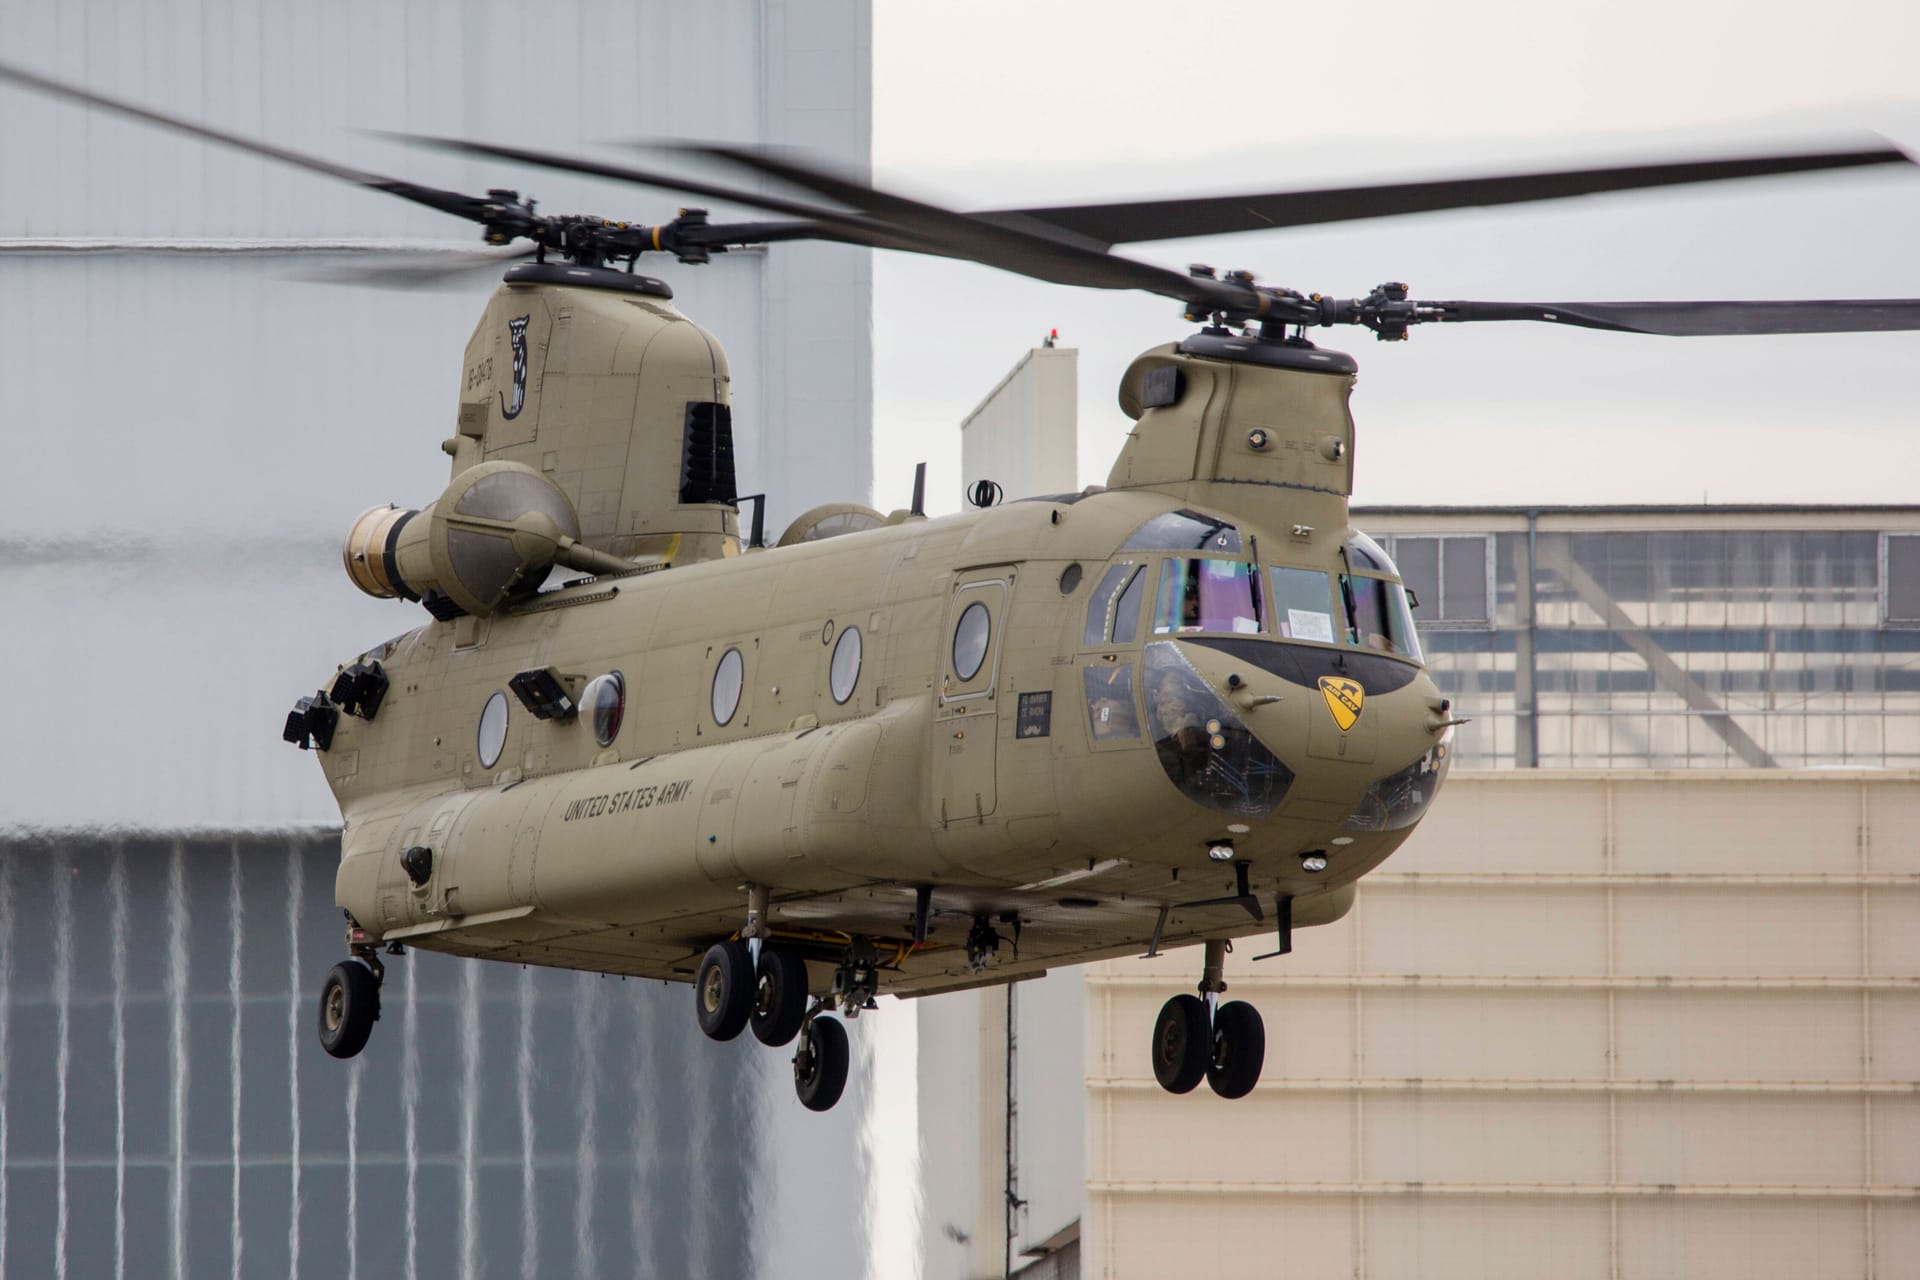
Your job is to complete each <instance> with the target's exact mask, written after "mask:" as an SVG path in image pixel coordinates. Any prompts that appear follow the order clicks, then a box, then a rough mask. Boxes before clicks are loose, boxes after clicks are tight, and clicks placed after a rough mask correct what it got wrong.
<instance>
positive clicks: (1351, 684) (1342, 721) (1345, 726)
mask: <svg viewBox="0 0 1920 1280" xmlns="http://www.w3.org/2000/svg"><path fill="white" fill-rule="evenodd" d="M1320 694H1321V696H1322V697H1324V698H1325V699H1326V700H1327V710H1328V711H1330V712H1332V713H1333V722H1334V723H1335V724H1337V725H1339V726H1340V732H1342V733H1345V732H1346V731H1347V730H1349V729H1351V728H1353V726H1354V722H1355V721H1357V720H1359V719H1360V708H1361V706H1363V705H1364V704H1365V703H1366V700H1367V691H1366V690H1365V689H1362V688H1361V687H1360V682H1359V681H1358V680H1349V679H1347V678H1346V677H1344V676H1321V677H1320Z"/></svg>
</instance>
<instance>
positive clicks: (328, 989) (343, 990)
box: [320, 960, 380, 1058]
mask: <svg viewBox="0 0 1920 1280" xmlns="http://www.w3.org/2000/svg"><path fill="white" fill-rule="evenodd" d="M378 1021H380V980H379V979H378V978H376V977H374V976H373V970H371V969H369V968H367V966H365V965H364V964H361V963H360V962H359V961H358V960H343V961H341V962H340V963H339V964H337V965H335V966H333V968H331V969H329V970H327V980H326V981H325V982H324V983H322V984H321V985H320V1047H321V1048H322V1049H325V1050H326V1051H327V1052H328V1053H330V1054H332V1055H333V1056H334V1057H336V1058H351V1057H353V1056H354V1055H355V1054H356V1053H359V1052H360V1051H361V1050H362V1049H364V1048H366V1047H367V1037H368V1036H370V1035H372V1034H373V1024H374V1023H376V1022H378Z"/></svg>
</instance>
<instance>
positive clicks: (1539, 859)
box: [1361, 774, 1607, 893]
mask: <svg viewBox="0 0 1920 1280" xmlns="http://www.w3.org/2000/svg"><path fill="white" fill-rule="evenodd" d="M1520 777H1521V778H1522V779H1524V778H1525V777H1526V775H1524V774H1522V775H1520ZM1606 803H1607V800H1606V795H1605V794H1604V793H1603V792H1600V791H1597V790H1596V791H1589V792H1585V793H1582V794H1580V795H1576V796H1569V795H1567V794H1566V793H1565V792H1564V791H1563V790H1561V789H1558V788H1554V787H1529V786H1525V785H1516V786H1511V787H1504V788H1493V787H1486V786H1480V785H1475V784H1473V783H1471V782H1470V783H1468V785H1466V786H1464V787H1463V786H1459V785H1458V782H1457V781H1456V782H1452V783H1449V784H1448V786H1447V800H1446V803H1445V804H1440V805H1436V806H1434V810H1433V813H1432V815H1431V816H1429V817H1428V818H1427V819H1426V822H1425V827H1424V829H1425V830H1427V831H1432V832H1435V837H1434V838H1432V839H1421V840H1416V841H1414V842H1412V843H1411V844H1409V845H1407V846H1406V847H1405V848H1403V849H1401V850H1400V851H1399V852H1397V853H1396V854H1394V856H1393V860H1392V861H1391V862H1389V863H1388V866H1389V867H1390V868H1391V869H1392V870H1393V871H1395V872H1402V873H1413V872H1420V873H1427V872H1433V873H1441V872H1462V871H1473V872H1477V873H1481V874H1485V873H1487V872H1496V871H1522V872H1524V871H1543V870H1552V871H1556V872H1575V871H1589V872H1594V873H1598V872H1600V871H1602V870H1604V869H1605V867H1606V829H1607V824H1606ZM1361 892H1363V893H1364V892H1365V890H1364V889H1362V890H1361Z"/></svg>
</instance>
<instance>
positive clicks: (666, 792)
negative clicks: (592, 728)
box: [560, 778, 693, 822]
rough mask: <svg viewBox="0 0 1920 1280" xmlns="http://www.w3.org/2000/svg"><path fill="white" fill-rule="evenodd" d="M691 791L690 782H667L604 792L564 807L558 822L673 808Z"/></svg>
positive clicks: (691, 783) (689, 779)
mask: <svg viewBox="0 0 1920 1280" xmlns="http://www.w3.org/2000/svg"><path fill="white" fill-rule="evenodd" d="M692 789H693V779H692V778H687V779H685V780H684V781H681V782H667V783H660V784H656V785H654V786H651V787H633V788H631V789H630V790H627V791H606V792H602V793H601V794H600V795H597V796H585V797H582V798H581V799H579V800H575V801H574V802H573V803H572V804H570V805H568V806H567V809H566V812H565V813H563V814H561V815H560V821H562V822H572V821H574V820H575V819H579V818H602V817H606V816H607V815H609V814H615V813H631V812H633V811H634V810H635V809H651V808H653V807H654V806H655V805H660V804H676V803H678V802H679V801H681V800H684V799H686V798H687V792H689V791H691V790H692Z"/></svg>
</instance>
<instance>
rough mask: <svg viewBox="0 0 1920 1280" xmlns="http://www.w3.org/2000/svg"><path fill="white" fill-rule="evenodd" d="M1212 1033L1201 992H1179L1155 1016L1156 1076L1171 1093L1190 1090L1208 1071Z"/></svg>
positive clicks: (1154, 1058) (1154, 1052)
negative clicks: (1194, 993)
mask: <svg viewBox="0 0 1920 1280" xmlns="http://www.w3.org/2000/svg"><path fill="white" fill-rule="evenodd" d="M1212 1053H1213V1033H1212V1029H1211V1028H1209V1027H1208V1026H1207V1006H1206V1005H1205V1004H1204V1003H1202V1001H1201V999H1200V997H1199V996H1189V995H1179V996H1175V997H1174V998H1173V999H1171V1000H1169V1001H1167V1002H1166V1003H1165V1004H1163V1005H1161V1006H1160V1016H1159V1017H1158V1018H1155V1019H1154V1020H1153V1078H1154V1079H1156V1080H1158V1081H1159V1082H1160V1087H1161V1088H1162V1089H1165V1090H1166V1091H1167V1092H1168V1093H1191V1092H1192V1091H1193V1088H1194V1086H1195V1085H1197V1084H1199V1083H1200V1081H1201V1079H1202V1077H1204V1076H1205V1075H1206V1074H1207V1064H1208V1063H1209V1062H1210V1061H1211V1059H1212Z"/></svg>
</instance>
